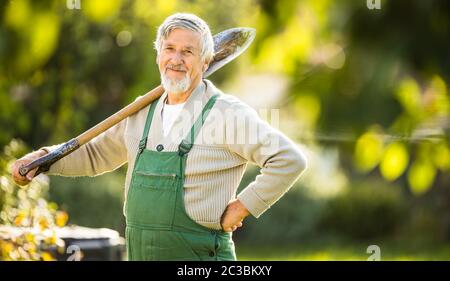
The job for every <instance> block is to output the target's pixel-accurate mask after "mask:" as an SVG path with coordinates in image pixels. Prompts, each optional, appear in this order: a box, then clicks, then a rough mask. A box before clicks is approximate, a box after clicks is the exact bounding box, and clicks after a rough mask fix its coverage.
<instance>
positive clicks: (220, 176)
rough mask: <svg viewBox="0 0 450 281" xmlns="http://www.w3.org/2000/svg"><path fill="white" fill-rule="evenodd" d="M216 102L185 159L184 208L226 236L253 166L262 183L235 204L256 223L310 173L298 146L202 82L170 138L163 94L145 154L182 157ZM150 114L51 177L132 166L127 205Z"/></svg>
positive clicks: (81, 152) (113, 131)
mask: <svg viewBox="0 0 450 281" xmlns="http://www.w3.org/2000/svg"><path fill="white" fill-rule="evenodd" d="M214 94H219V95H220V96H219V98H218V99H217V101H216V103H215V105H214V107H213V108H212V110H211V111H210V114H209V115H208V117H207V119H206V121H205V124H204V125H203V127H202V129H201V130H200V133H199V135H198V137H197V139H196V140H195V144H194V146H193V148H192V150H191V151H190V153H189V155H188V158H187V164H186V171H185V174H186V178H185V184H184V190H185V192H184V202H185V206H186V212H187V214H188V215H189V216H190V217H191V218H192V219H193V220H195V221H196V222H198V223H199V224H201V225H203V226H206V227H208V228H213V229H221V226H220V218H221V216H222V214H223V211H224V210H225V208H226V206H227V204H228V202H229V201H230V200H232V199H234V198H236V190H237V188H238V186H239V183H240V181H241V179H242V176H243V174H244V171H245V168H246V165H247V163H248V161H250V162H253V163H255V164H257V165H258V166H259V167H260V168H261V170H260V175H258V176H257V177H256V179H255V181H253V182H252V183H250V184H249V185H248V186H247V187H246V188H245V189H243V191H242V192H241V193H240V194H239V195H238V196H237V198H238V199H239V200H240V201H241V202H242V203H243V204H244V206H245V207H246V208H247V209H248V210H249V211H250V213H251V214H252V215H253V216H254V217H259V216H260V215H261V214H262V213H264V212H265V211H266V210H267V209H268V208H269V207H270V206H271V205H272V204H274V203H275V202H276V201H277V200H278V199H279V198H281V197H282V196H283V194H284V193H285V192H286V191H288V189H289V188H290V187H291V186H292V184H293V183H294V182H295V181H296V180H297V179H298V177H299V176H300V174H301V173H302V171H303V170H304V169H305V167H306V159H305V156H304V154H303V153H302V152H301V151H300V150H299V149H298V147H297V146H296V145H295V144H294V143H293V142H292V141H290V140H289V139H288V138H287V137H286V136H285V135H284V134H282V133H281V132H279V131H278V130H276V129H274V128H272V127H271V126H270V125H269V124H268V123H266V122H265V121H263V120H262V119H261V118H259V116H258V115H257V113H256V111H255V110H253V109H252V108H251V107H249V106H248V105H246V104H244V103H243V102H241V101H240V100H238V99H237V98H236V97H234V96H231V95H226V94H224V93H222V92H221V91H220V90H218V89H217V88H216V87H215V86H214V85H213V84H212V83H211V82H210V81H208V80H203V82H201V83H199V85H198V86H197V88H196V89H195V90H194V91H193V92H192V94H191V95H190V97H189V98H188V100H187V102H186V105H185V106H184V108H183V111H182V113H180V116H179V117H178V118H177V119H176V120H175V123H174V124H173V126H172V128H171V130H170V132H169V134H168V136H166V137H164V136H163V132H162V122H161V109H162V104H163V102H164V100H165V98H166V97H167V93H164V94H163V96H162V98H160V99H159V102H158V104H157V106H156V109H155V114H154V115H153V120H152V125H151V128H150V132H149V135H148V142H147V149H150V150H156V149H155V148H156V146H157V145H158V144H162V145H163V146H164V151H177V149H178V144H179V143H180V141H181V139H182V138H184V137H185V135H186V134H187V132H188V131H189V129H190V128H191V126H192V124H193V122H194V120H195V119H196V118H197V116H198V115H199V114H200V112H201V110H202V108H203V106H204V105H205V104H206V102H207V101H208V100H209V98H210V97H211V96H212V95H214ZM149 107H150V106H147V107H145V108H143V109H142V110H140V111H139V112H138V113H136V114H134V115H132V116H130V117H128V118H126V119H125V120H123V121H122V122H120V123H119V124H117V125H115V126H114V127H112V128H110V129H109V130H107V131H106V132H104V133H102V134H101V135H99V136H97V137H96V138H94V139H92V140H91V141H90V142H89V143H87V144H85V145H83V146H82V147H80V148H79V149H78V150H76V151H75V152H73V153H72V154H70V155H68V156H66V157H64V158H62V159H60V160H59V161H57V162H56V163H54V164H53V165H52V166H51V168H50V170H49V171H48V172H47V173H48V174H50V175H61V176H96V175H100V174H103V173H105V172H109V171H113V170H115V169H117V168H119V167H120V166H122V165H123V164H125V163H127V162H128V170H127V176H126V180H125V200H126V195H127V193H128V187H129V184H130V180H131V174H132V171H133V165H134V162H135V158H136V155H137V151H138V146H139V141H140V139H141V137H142V133H143V129H144V124H145V120H146V117H147V113H148V110H149ZM56 147H57V146H51V147H47V149H49V150H52V149H55V148H56Z"/></svg>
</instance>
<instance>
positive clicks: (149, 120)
mask: <svg viewBox="0 0 450 281" xmlns="http://www.w3.org/2000/svg"><path fill="white" fill-rule="evenodd" d="M159 99H160V98H158V99H157V100H155V101H153V102H152V104H151V105H150V109H149V110H148V114H147V119H146V120H145V126H144V132H143V133H142V138H141V141H140V142H139V154H140V153H142V151H144V149H145V147H146V146H147V138H148V137H147V136H148V131H149V130H150V126H151V125H152V119H153V113H154V112H155V108H156V104H157V103H158V101H159Z"/></svg>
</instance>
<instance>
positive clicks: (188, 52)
mask: <svg viewBox="0 0 450 281" xmlns="http://www.w3.org/2000/svg"><path fill="white" fill-rule="evenodd" d="M184 52H185V53H186V54H190V55H192V54H193V53H192V51H189V50H186V51H184Z"/></svg>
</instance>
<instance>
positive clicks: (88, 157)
mask: <svg viewBox="0 0 450 281" xmlns="http://www.w3.org/2000/svg"><path fill="white" fill-rule="evenodd" d="M124 121H125V120H124ZM124 121H122V122H120V123H119V124H117V125H115V126H113V127H112V128H110V129H109V130H107V131H105V132H104V133H102V134H100V135H99V136H97V137H95V138H94V139H92V140H91V141H90V142H88V143H86V144H85V145H83V146H81V147H80V148H78V149H77V150H75V151H73V152H72V153H71V154H69V155H67V156H65V157H63V158H61V159H60V160H58V161H57V162H55V163H54V164H53V165H52V166H51V167H50V169H49V171H48V172H47V173H48V174H50V175H62V176H95V175H99V174H102V173H105V172H108V171H112V170H114V169H116V168H118V167H120V166H121V165H122V164H123V163H125V162H126V159H127V151H126V146H125V143H124V139H123V132H124V130H125V128H124V127H125V122H124ZM58 146H59V145H54V146H50V147H44V148H43V149H45V150H48V151H51V150H54V149H56V148H58Z"/></svg>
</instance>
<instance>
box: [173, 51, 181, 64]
mask: <svg viewBox="0 0 450 281" xmlns="http://www.w3.org/2000/svg"><path fill="white" fill-rule="evenodd" d="M170 60H171V61H172V63H173V64H180V63H183V55H182V54H181V52H173V54H172V57H171V58H170Z"/></svg>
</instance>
